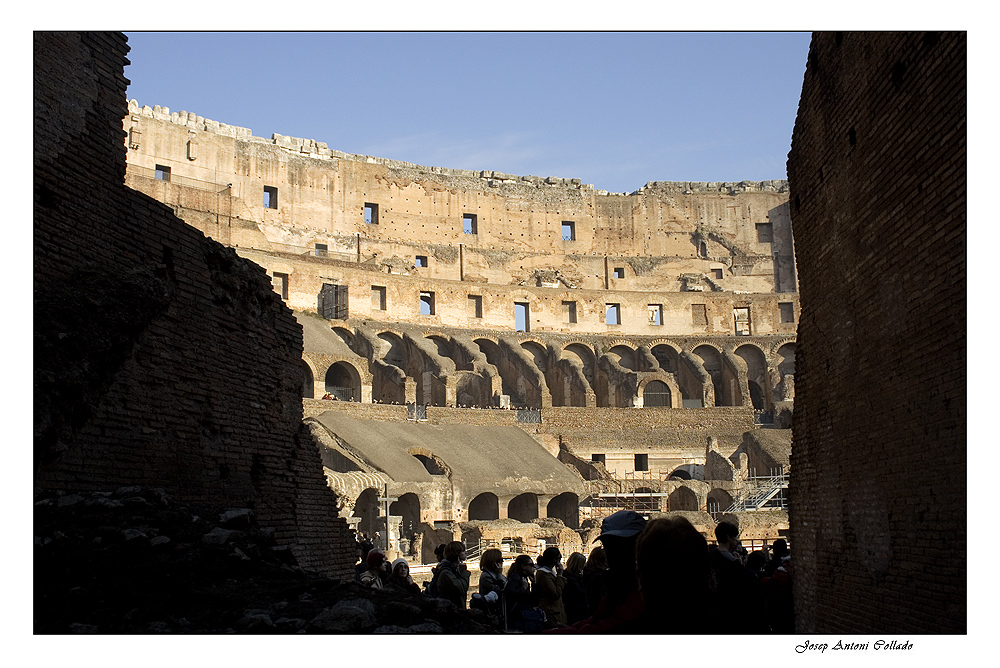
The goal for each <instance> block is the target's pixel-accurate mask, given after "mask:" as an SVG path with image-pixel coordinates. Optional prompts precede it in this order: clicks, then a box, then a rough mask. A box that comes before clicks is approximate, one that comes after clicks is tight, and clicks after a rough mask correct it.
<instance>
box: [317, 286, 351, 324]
mask: <svg viewBox="0 0 1000 668" xmlns="http://www.w3.org/2000/svg"><path fill="white" fill-rule="evenodd" d="M318 306H319V308H318V310H319V314H320V315H321V316H322V317H324V318H326V319H327V320H344V319H346V318H347V286H346V285H334V284H333V283H324V284H323V287H322V288H320V291H319V305H318Z"/></svg>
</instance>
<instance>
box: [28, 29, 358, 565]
mask: <svg viewBox="0 0 1000 668" xmlns="http://www.w3.org/2000/svg"><path fill="white" fill-rule="evenodd" d="M34 40H35V44H34V76H35V107H34V118H35V126H34V140H35V153H34V156H35V157H34V178H35V191H34V207H35V226H34V252H35V255H34V263H35V264H34V279H35V285H34V288H35V300H34V312H35V326H34V346H35V379H34V382H35V464H36V472H35V486H36V487H41V488H53V489H66V490H83V491H99V490H114V488H115V487H117V486H128V485H143V486H148V487H159V488H163V489H164V490H165V491H166V492H167V493H168V494H170V495H171V496H173V497H175V498H176V499H178V500H179V501H181V502H184V503H188V504H192V505H195V506H201V507H205V508H207V509H225V508H234V507H236V508H239V507H253V508H254V510H255V512H256V515H257V517H258V520H259V522H260V524H261V525H262V526H264V527H270V528H272V529H274V530H275V537H276V540H277V541H278V543H279V544H283V545H288V546H290V547H291V548H292V550H293V552H294V553H295V555H296V557H297V558H298V561H299V563H300V564H301V565H302V566H303V567H305V568H309V569H312V570H315V571H319V572H322V573H326V574H329V575H340V576H347V575H349V574H350V573H351V571H352V566H353V563H354V554H353V549H352V543H351V537H350V534H349V530H348V527H347V524H346V523H345V522H344V521H343V520H342V519H338V517H337V507H336V497H335V495H334V494H333V493H332V492H331V491H330V490H329V489H328V488H327V487H325V486H324V484H323V470H322V466H321V463H320V460H319V457H318V456H317V453H316V448H315V445H314V444H313V442H312V440H311V438H310V436H309V434H308V431H307V430H304V429H303V426H302V422H301V420H302V405H301V394H300V391H301V382H300V370H299V369H300V366H299V365H300V363H301V361H300V360H301V354H302V334H301V328H300V326H299V325H298V324H297V322H296V320H295V318H294V316H293V315H292V313H291V311H290V310H289V309H288V308H286V307H285V305H284V304H283V303H282V301H281V299H280V297H278V296H277V295H276V294H275V293H274V292H273V291H272V290H271V282H270V279H269V278H268V277H267V275H266V274H265V273H264V271H262V270H261V269H260V268H259V267H257V266H255V265H254V264H252V263H251V262H248V261H246V260H244V259H241V258H239V257H238V256H237V255H236V254H235V253H234V252H233V251H232V250H231V249H229V248H226V247H224V246H222V245H220V244H218V243H216V242H214V241H212V240H209V239H207V238H205V237H204V235H202V234H201V233H200V232H198V231H197V230H195V229H194V228H192V227H190V226H189V225H187V224H186V223H184V222H183V221H181V220H179V219H178V218H176V217H174V216H173V215H172V214H171V212H170V209H169V208H168V207H165V206H163V205H162V204H160V203H159V202H156V201H155V200H153V199H151V198H149V197H147V196H145V195H143V194H141V193H137V192H135V191H134V190H132V189H130V188H127V187H125V186H124V184H123V181H124V178H125V152H126V149H125V147H124V146H123V143H122V141H123V138H124V137H123V133H122V129H121V118H122V114H123V113H124V112H125V90H126V86H127V84H128V82H127V80H126V79H125V78H124V76H123V75H122V72H123V69H124V66H125V65H126V64H127V60H126V58H125V54H126V53H127V52H128V46H127V44H126V41H125V37H124V36H123V35H121V34H117V33H97V32H87V33H52V32H36V33H35V36H34Z"/></svg>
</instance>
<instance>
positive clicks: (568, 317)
mask: <svg viewBox="0 0 1000 668" xmlns="http://www.w3.org/2000/svg"><path fill="white" fill-rule="evenodd" d="M562 309H563V319H564V320H565V321H566V322H569V323H574V322H576V302H563V303H562Z"/></svg>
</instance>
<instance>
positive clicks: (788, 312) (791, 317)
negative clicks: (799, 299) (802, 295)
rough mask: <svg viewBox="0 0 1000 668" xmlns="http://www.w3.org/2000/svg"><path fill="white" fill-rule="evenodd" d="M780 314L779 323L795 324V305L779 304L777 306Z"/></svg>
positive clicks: (789, 303) (790, 303)
mask: <svg viewBox="0 0 1000 668" xmlns="http://www.w3.org/2000/svg"><path fill="white" fill-rule="evenodd" d="M778 310H779V311H780V312H781V322H795V305H794V304H792V302H781V303H779V304H778Z"/></svg>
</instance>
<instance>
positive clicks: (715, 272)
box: [712, 269, 723, 281]
mask: <svg viewBox="0 0 1000 668" xmlns="http://www.w3.org/2000/svg"><path fill="white" fill-rule="evenodd" d="M722 271H723V270H722V269H713V270H712V278H714V279H715V280H717V281H721V280H722Z"/></svg>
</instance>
